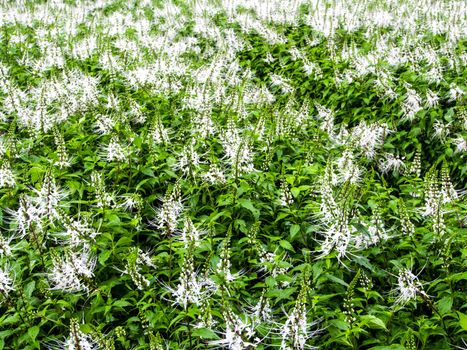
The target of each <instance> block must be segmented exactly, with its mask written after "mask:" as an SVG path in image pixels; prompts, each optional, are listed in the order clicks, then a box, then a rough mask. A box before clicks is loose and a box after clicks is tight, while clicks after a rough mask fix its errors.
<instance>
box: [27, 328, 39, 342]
mask: <svg viewBox="0 0 467 350" xmlns="http://www.w3.org/2000/svg"><path fill="white" fill-rule="evenodd" d="M38 334H39V327H38V326H33V327H31V328H29V329H28V335H29V337H30V338H31V339H32V340H36V337H37V335H38Z"/></svg>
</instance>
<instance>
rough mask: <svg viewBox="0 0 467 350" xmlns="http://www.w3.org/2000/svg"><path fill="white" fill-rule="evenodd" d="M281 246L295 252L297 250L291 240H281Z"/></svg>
mask: <svg viewBox="0 0 467 350" xmlns="http://www.w3.org/2000/svg"><path fill="white" fill-rule="evenodd" d="M279 244H280V246H281V247H282V248H284V249H286V250H290V251H291V252H294V251H295V250H294V249H293V247H292V244H290V242H288V241H286V240H281V241H280V242H279Z"/></svg>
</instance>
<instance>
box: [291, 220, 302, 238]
mask: <svg viewBox="0 0 467 350" xmlns="http://www.w3.org/2000/svg"><path fill="white" fill-rule="evenodd" d="M299 232H300V225H296V224H294V225H292V226H290V239H291V240H293V239H294V238H295V236H297V234H298V233H299Z"/></svg>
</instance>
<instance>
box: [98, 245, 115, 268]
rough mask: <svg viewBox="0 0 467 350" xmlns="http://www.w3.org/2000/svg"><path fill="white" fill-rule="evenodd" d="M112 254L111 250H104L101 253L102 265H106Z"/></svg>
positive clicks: (100, 260) (100, 261)
mask: <svg viewBox="0 0 467 350" xmlns="http://www.w3.org/2000/svg"><path fill="white" fill-rule="evenodd" d="M111 254H112V251H111V250H110V249H109V250H104V251H102V252H101V253H100V254H99V263H100V264H101V265H104V264H105V262H106V261H107V260H108V259H109V257H110V255H111Z"/></svg>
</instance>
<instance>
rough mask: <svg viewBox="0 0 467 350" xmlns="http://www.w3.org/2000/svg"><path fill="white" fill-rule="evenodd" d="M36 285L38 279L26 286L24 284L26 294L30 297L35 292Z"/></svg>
mask: <svg viewBox="0 0 467 350" xmlns="http://www.w3.org/2000/svg"><path fill="white" fill-rule="evenodd" d="M35 287H36V281H31V282H29V283H28V284H26V286H24V295H25V296H26V297H27V298H28V299H30V298H31V296H32V293H33V292H34V289H35Z"/></svg>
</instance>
